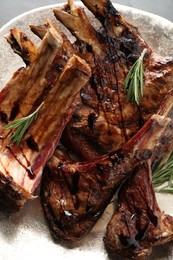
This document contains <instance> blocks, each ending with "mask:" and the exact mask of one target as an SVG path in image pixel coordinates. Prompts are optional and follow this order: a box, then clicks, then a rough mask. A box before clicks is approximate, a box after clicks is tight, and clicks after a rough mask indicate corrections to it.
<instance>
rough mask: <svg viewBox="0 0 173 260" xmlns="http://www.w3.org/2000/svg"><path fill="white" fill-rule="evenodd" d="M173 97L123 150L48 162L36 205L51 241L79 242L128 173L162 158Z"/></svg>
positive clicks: (60, 157) (59, 157)
mask: <svg viewBox="0 0 173 260" xmlns="http://www.w3.org/2000/svg"><path fill="white" fill-rule="evenodd" d="M172 99H173V95H172V94H171V95H170V96H169V97H168V99H166V101H165V103H164V105H163V107H162V109H161V110H160V111H159V114H160V115H161V116H159V115H153V116H152V117H151V119H150V120H148V121H147V123H146V124H145V125H144V126H143V127H142V128H141V130H140V131H139V132H138V133H137V134H136V135H135V136H134V137H133V138H132V139H131V140H129V142H127V143H126V144H125V145H124V146H123V148H122V150H119V151H117V152H111V153H110V154H109V155H105V156H103V157H99V158H96V159H93V160H92V161H86V162H83V163H77V162H76V163H75V162H74V163H70V161H68V160H67V158H66V157H65V156H64V154H62V151H61V153H60V152H58V151H57V154H55V155H54V156H53V157H52V158H51V160H50V161H49V163H48V165H47V168H46V170H45V176H44V178H43V182H42V185H41V201H42V205H43V209H44V212H45V215H46V218H47V220H48V223H49V226H50V229H51V232H52V234H53V236H54V238H55V239H57V240H59V239H60V240H61V239H64V240H67V241H72V242H74V241H76V240H79V239H81V238H82V237H83V236H84V235H86V234H87V233H88V232H89V231H90V229H91V228H92V227H93V225H94V224H95V222H96V221H97V220H98V218H99V217H100V215H101V214H102V213H103V211H104V209H105V208H106V206H107V203H108V202H109V201H110V199H111V198H112V196H113V194H114V192H115V190H116V188H117V187H118V186H119V184H120V183H122V181H123V180H125V179H126V178H127V177H128V176H129V175H130V172H131V170H132V169H134V167H136V166H137V165H139V164H141V163H142V162H143V161H146V160H148V159H149V158H151V156H156V155H158V154H160V155H161V154H162V152H163V151H164V149H165V147H167V146H168V145H169V144H170V142H172V138H173V134H172V127H173V125H172V122H173V121H172V111H171V110H172V104H171V103H172ZM165 104H166V106H165ZM167 116H168V117H167ZM170 117H171V119H170ZM166 125H167V126H166ZM167 138H168V139H167Z"/></svg>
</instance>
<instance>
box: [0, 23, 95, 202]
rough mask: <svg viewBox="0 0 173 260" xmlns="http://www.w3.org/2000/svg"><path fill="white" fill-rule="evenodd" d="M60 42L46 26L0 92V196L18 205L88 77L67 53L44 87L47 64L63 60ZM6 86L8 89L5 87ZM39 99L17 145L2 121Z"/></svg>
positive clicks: (20, 114)
mask: <svg viewBox="0 0 173 260" xmlns="http://www.w3.org/2000/svg"><path fill="white" fill-rule="evenodd" d="M61 46H63V38H62V37H61V35H60V34H58V32H57V31H56V29H55V28H53V27H52V26H50V27H49V28H48V30H47V33H46V35H45V37H44V38H43V41H42V44H41V47H40V49H39V54H38V56H37V58H36V59H35V61H34V62H33V63H32V64H31V65H30V66H28V67H26V68H25V69H22V70H20V71H18V72H17V73H16V74H15V75H14V76H13V78H12V79H11V80H10V82H9V83H7V85H6V86H5V87H4V89H3V90H2V91H1V93H0V99H1V104H0V111H1V112H0V114H1V130H0V132H1V140H0V143H1V145H0V152H1V159H0V186H1V199H3V197H2V196H3V194H4V193H6V196H7V197H8V196H9V197H10V196H11V197H12V200H14V204H15V203H16V204H17V206H22V205H23V203H24V202H25V200H26V199H27V198H32V196H33V193H34V191H35V189H36V188H37V187H38V185H39V182H40V179H41V174H42V170H43V168H44V166H45V164H46V162H47V160H48V159H49V158H50V157H51V155H52V154H53V152H54V150H55V148H56V145H57V144H58V141H59V139H60V136H61V133H62V131H63V129H64V127H65V125H66V123H67V122H68V120H69V119H70V117H71V115H72V113H73V110H74V107H75V104H76V95H77V93H78V92H79V91H80V89H81V88H82V87H83V86H85V84H87V82H88V80H89V77H90V73H91V71H90V68H89V66H88V65H87V64H86V62H85V61H84V60H82V59H81V58H79V57H78V56H76V55H73V56H72V57H71V58H70V59H69V60H68V57H67V58H66V61H67V60H68V62H67V64H66V65H65V67H64V69H61V70H57V74H55V70H53V75H52V76H54V80H53V81H51V86H49V83H50V82H49V81H48V78H47V73H49V77H50V76H51V75H50V70H49V69H50V68H51V66H52V64H53V66H56V64H57V65H58V66H61V62H62V60H63V59H62V58H61V60H60V59H58V58H57V54H58V53H59V52H60V53H62V47H61ZM60 53H59V54H60ZM55 57H56V58H57V59H56V63H55ZM64 59H65V58H64ZM64 64H65V62H64V60H63V64H62V65H63V66H64ZM63 66H62V68H63ZM55 76H56V77H55ZM24 86H25V88H24ZM12 87H13V91H10V90H11V88H12ZM47 88H49V91H48V89H47ZM45 91H46V92H45ZM42 101H44V104H43V106H42V108H41V110H40V111H39V118H38V119H37V121H35V122H34V123H33V124H32V125H31V126H30V127H29V129H28V131H27V133H26V134H25V136H24V137H23V139H22V141H21V143H20V146H17V145H15V144H14V143H13V142H12V140H11V138H10V135H11V130H3V126H4V125H5V124H6V123H8V122H9V121H12V120H13V119H19V118H21V117H23V116H27V115H28V114H29V113H30V112H31V111H32V110H34V109H35V107H36V106H38V105H39V103H41V102H42ZM67 111H68V112H67ZM7 187H8V188H9V189H7ZM8 191H9V193H8Z"/></svg>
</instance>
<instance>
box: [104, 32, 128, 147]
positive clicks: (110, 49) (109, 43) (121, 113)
mask: <svg viewBox="0 0 173 260" xmlns="http://www.w3.org/2000/svg"><path fill="white" fill-rule="evenodd" d="M106 37H107V42H108V46H109V51H110V53H111V57H114V51H113V49H112V44H113V45H114V41H113V39H111V38H110V37H109V36H108V31H107V30H106ZM111 41H112V42H111ZM115 50H116V47H115ZM115 54H116V55H117V56H118V54H117V51H115ZM118 61H119V64H121V60H120V59H119V60H118ZM112 63H113V65H114V73H115V76H116V81H117V95H118V105H119V110H120V116H121V127H120V129H121V133H122V135H123V136H124V138H125V142H127V141H128V136H127V133H126V128H125V123H124V118H123V110H122V105H121V98H120V92H121V89H120V88H121V86H119V83H118V77H117V73H116V62H114V60H112ZM120 69H123V68H122V67H120ZM122 71H123V72H124V70H122Z"/></svg>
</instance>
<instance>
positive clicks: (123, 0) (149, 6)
mask: <svg viewBox="0 0 173 260" xmlns="http://www.w3.org/2000/svg"><path fill="white" fill-rule="evenodd" d="M98 1H99V0H98ZM63 2H66V0H58V1H55V0H27V1H26V0H0V27H1V26H3V25H4V24H5V23H7V22H8V21H9V20H11V19H12V18H14V17H15V16H17V15H20V14H21V13H23V12H26V11H29V10H31V9H34V8H37V7H40V6H44V5H50V4H55V3H63ZM113 2H115V3H118V4H122V5H127V6H131V7H134V8H137V9H141V10H144V11H148V12H151V13H154V14H157V15H160V16H162V17H164V18H166V19H168V20H170V21H172V22H173V0H116V1H113Z"/></svg>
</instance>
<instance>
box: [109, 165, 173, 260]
mask: <svg viewBox="0 0 173 260" xmlns="http://www.w3.org/2000/svg"><path fill="white" fill-rule="evenodd" d="M172 239H173V217H171V216H168V215H165V214H164V212H161V210H160V209H159V206H158V204H157V201H156V197H155V193H154V189H153V185H152V177H151V167H150V165H148V164H147V163H145V164H143V165H142V166H141V165H140V167H137V168H136V169H135V171H134V173H133V174H132V176H131V177H130V178H129V179H128V180H127V181H126V182H125V184H124V185H123V186H122V187H121V189H120V193H119V199H118V210H117V212H116V213H115V214H114V216H113V217H112V219H111V221H110V222H109V224H108V226H107V231H106V235H105V237H104V242H105V245H106V248H107V249H108V251H109V252H110V253H115V252H116V253H119V254H120V255H121V256H122V257H128V258H134V259H141V258H143V257H145V256H146V255H149V254H150V253H151V251H152V247H153V246H155V245H160V244H164V243H166V242H169V241H171V240H172Z"/></svg>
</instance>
